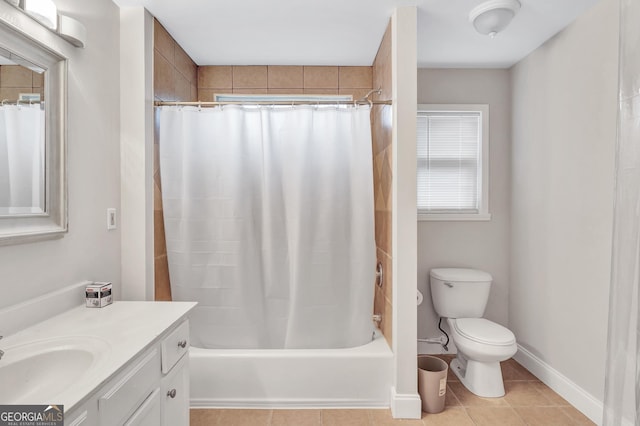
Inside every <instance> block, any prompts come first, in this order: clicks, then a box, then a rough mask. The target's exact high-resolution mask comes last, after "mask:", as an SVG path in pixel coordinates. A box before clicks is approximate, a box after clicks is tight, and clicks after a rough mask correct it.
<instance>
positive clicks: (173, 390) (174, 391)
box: [167, 389, 176, 398]
mask: <svg viewBox="0 0 640 426" xmlns="http://www.w3.org/2000/svg"><path fill="white" fill-rule="evenodd" d="M167 396H168V397H169V398H175V397H176V390H175V389H171V390H170V391H169V392H167Z"/></svg>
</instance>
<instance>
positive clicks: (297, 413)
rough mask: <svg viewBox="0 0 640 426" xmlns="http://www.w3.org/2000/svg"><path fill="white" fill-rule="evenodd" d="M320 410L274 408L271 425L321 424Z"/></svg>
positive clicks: (313, 425)
mask: <svg viewBox="0 0 640 426" xmlns="http://www.w3.org/2000/svg"><path fill="white" fill-rule="evenodd" d="M321 424H322V415H321V413H320V410H273V414H272V415H271V426H320V425H321Z"/></svg>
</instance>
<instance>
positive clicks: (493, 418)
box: [467, 407, 525, 426]
mask: <svg viewBox="0 0 640 426" xmlns="http://www.w3.org/2000/svg"><path fill="white" fill-rule="evenodd" d="M467 413H468V414H469V417H471V419H472V420H473V421H474V423H475V424H476V425H477V426H524V425H525V423H524V422H523V421H522V419H521V418H520V416H518V414H517V413H516V412H515V411H514V409H513V408H511V407H471V408H468V409H467Z"/></svg>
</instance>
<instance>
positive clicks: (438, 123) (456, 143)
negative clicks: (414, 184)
mask: <svg viewBox="0 0 640 426" xmlns="http://www.w3.org/2000/svg"><path fill="white" fill-rule="evenodd" d="M481 120H482V114H481V112H480V111H470V112H466V111H451V112H436V111H420V112H418V129H417V137H418V141H417V148H418V153H417V154H418V155H417V157H418V167H417V170H418V213H419V214H420V213H421V214H425V213H478V212H479V210H480V202H481V199H480V197H481V194H482V191H481V183H482V179H481V176H482V175H481V170H480V169H481V166H480V164H481V163H480V160H481V158H480V156H481V154H480V153H481V152H482V150H481V143H482V136H481V135H482V121H481Z"/></svg>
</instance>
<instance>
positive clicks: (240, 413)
mask: <svg viewBox="0 0 640 426" xmlns="http://www.w3.org/2000/svg"><path fill="white" fill-rule="evenodd" d="M270 421H271V410H245V409H236V410H220V416H219V417H218V424H219V425H222V426H268V425H269V422H270ZM207 426H209V425H207Z"/></svg>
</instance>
